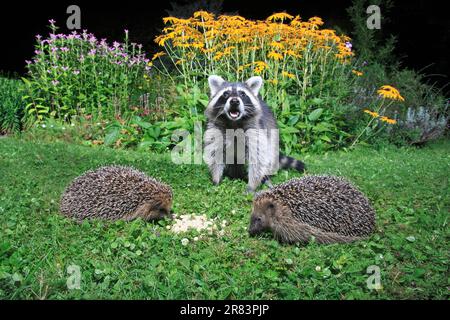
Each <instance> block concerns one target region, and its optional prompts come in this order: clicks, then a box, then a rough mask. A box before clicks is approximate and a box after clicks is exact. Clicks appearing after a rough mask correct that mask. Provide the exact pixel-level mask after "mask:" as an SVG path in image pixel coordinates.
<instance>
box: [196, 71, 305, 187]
mask: <svg viewBox="0 0 450 320" xmlns="http://www.w3.org/2000/svg"><path fill="white" fill-rule="evenodd" d="M208 83H209V88H210V101H209V104H208V106H207V107H206V110H205V116H206V118H207V128H206V132H205V156H204V159H205V162H206V164H207V165H208V167H209V171H210V173H211V177H212V181H213V183H214V184H219V183H220V181H221V180H222V177H223V176H224V175H226V176H229V177H230V178H238V179H244V178H245V177H246V176H247V174H246V167H248V185H247V192H248V193H254V192H255V190H256V189H257V188H258V186H259V185H260V184H261V183H266V184H268V185H269V186H270V185H271V182H270V179H269V177H270V176H271V175H273V174H275V173H276V171H277V170H278V168H279V167H281V168H284V169H289V168H294V169H296V170H298V171H299V172H303V171H304V169H305V165H304V163H303V162H302V161H299V160H296V159H293V158H291V157H287V156H285V155H282V154H279V145H278V141H279V135H278V126H277V123H276V120H275V117H274V115H273V113H272V111H271V110H270V108H269V107H268V106H267V104H266V103H265V102H264V101H263V100H262V98H261V96H260V95H259V91H260V89H261V86H262V84H263V80H262V78H261V77H259V76H255V77H251V78H250V79H248V80H247V81H246V82H245V83H241V82H234V83H230V82H227V81H226V80H224V79H223V78H221V77H219V76H216V75H211V76H210V77H209V78H208ZM235 140H238V141H237V143H235ZM243 142H245V144H243ZM241 146H245V147H244V148H241ZM224 154H225V156H226V160H225V161H224ZM230 154H231V156H230Z"/></svg>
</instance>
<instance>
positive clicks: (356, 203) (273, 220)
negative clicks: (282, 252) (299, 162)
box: [249, 176, 375, 243]
mask: <svg viewBox="0 0 450 320" xmlns="http://www.w3.org/2000/svg"><path fill="white" fill-rule="evenodd" d="M374 228H375V211H374V209H373V208H372V206H371V205H370V203H369V200H368V199H367V198H366V197H365V196H364V195H363V194H362V193H361V192H360V191H359V190H358V189H356V188H355V187H354V186H353V185H352V184H351V183H350V182H348V181H347V180H345V179H343V178H339V177H334V176H305V177H303V178H301V179H292V180H290V181H287V182H285V183H283V184H280V185H277V186H275V187H273V188H272V189H269V190H265V191H262V192H259V193H257V194H256V195H255V198H254V200H253V212H252V216H251V220H250V227H249V233H250V235H256V234H258V233H260V232H263V231H266V230H271V231H272V233H273V234H274V236H275V237H276V238H277V239H278V240H279V241H281V242H287V243H294V242H303V243H305V242H308V241H309V240H310V239H311V238H312V237H314V238H315V239H316V242H318V243H336V242H350V241H354V240H358V239H361V238H364V237H367V236H368V235H370V234H371V233H372V232H373V231H374Z"/></svg>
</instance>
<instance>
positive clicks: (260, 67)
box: [254, 61, 269, 74]
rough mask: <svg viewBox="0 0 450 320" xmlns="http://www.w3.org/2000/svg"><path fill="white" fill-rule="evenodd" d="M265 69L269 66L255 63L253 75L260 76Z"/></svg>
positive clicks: (258, 62)
mask: <svg viewBox="0 0 450 320" xmlns="http://www.w3.org/2000/svg"><path fill="white" fill-rule="evenodd" d="M267 68H269V66H268V65H267V63H265V62H264V61H255V69H254V71H255V73H257V74H261V72H263V71H264V70H266V69H267Z"/></svg>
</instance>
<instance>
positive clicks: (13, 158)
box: [0, 137, 450, 299]
mask: <svg viewBox="0 0 450 320" xmlns="http://www.w3.org/2000/svg"><path fill="white" fill-rule="evenodd" d="M449 151H450V142H449V141H448V140H447V141H445V140H442V141H438V142H436V143H433V144H431V145H428V146H426V147H424V148H421V149H416V148H401V149H399V148H395V147H393V146H390V147H385V148H381V149H378V150H375V149H372V148H363V147H360V148H357V149H356V150H353V151H351V152H335V153H328V154H325V155H305V156H304V157H303V158H304V160H305V162H306V163H307V166H308V173H314V174H317V173H330V174H336V175H341V176H345V177H347V178H349V179H350V180H351V181H353V182H354V183H355V184H356V185H357V186H359V188H360V189H361V190H362V191H363V192H364V193H366V194H367V196H368V197H369V199H370V200H371V202H372V203H373V205H374V207H375V209H376V212H377V218H376V220H377V231H376V233H375V234H374V235H373V236H371V237H370V238H369V239H367V240H365V241H359V242H355V243H351V244H334V245H318V244H315V243H310V244H308V245H306V246H302V245H298V246H295V245H281V244H279V243H277V242H276V241H274V240H273V239H272V238H271V237H270V235H264V236H262V237H260V238H250V237H249V236H248V234H247V230H246V229H247V226H248V222H249V215H250V209H251V197H248V196H245V195H244V191H245V188H246V185H245V183H244V182H242V181H230V180H225V181H224V182H223V183H222V184H221V185H219V186H218V187H215V186H213V185H212V184H211V182H210V180H209V175H208V172H207V169H206V167H205V166H204V165H203V166H200V165H175V164H173V163H172V162H171V161H170V157H169V155H155V154H149V153H143V152H135V151H123V150H113V149H109V148H104V147H87V146H79V145H72V144H67V143H62V142H53V143H49V142H46V143H43V142H36V141H24V140H20V139H17V138H12V137H7V138H2V139H0V228H1V232H0V298H3V299H5V298H6V299H23V298H27V299H67V298H68V299H79V298H84V299H86V298H99V299H133V298H135V299H352V298H356V299H391V298H399V299H419V298H425V299H426V298H434V299H438V298H441V299H445V298H448V288H449V282H448V281H449V269H448V262H449V251H448V249H449V246H448V236H449V232H448V216H449V208H450V199H449V197H450V196H449V194H450V192H449V191H450V190H449V179H450V174H449V173H450V152H449ZM112 163H115V164H125V165H132V166H135V167H136V168H138V169H141V170H143V171H145V172H146V173H148V174H149V175H152V176H155V177H158V178H160V179H162V180H163V181H165V182H167V183H170V184H171V185H172V187H173V189H174V193H175V196H174V197H175V198H174V203H175V204H174V210H175V212H177V213H190V214H206V215H207V216H208V217H210V218H217V219H219V220H220V221H223V220H226V221H227V222H228V225H227V227H226V229H225V231H226V232H225V235H224V236H222V237H220V236H209V237H206V238H204V239H201V240H199V241H193V240H192V239H193V237H194V236H195V234H187V235H186V234H185V235H175V234H173V233H171V232H170V231H169V230H167V228H166V226H167V225H168V224H170V222H168V221H162V222H159V223H145V222H143V221H141V220H138V221H134V222H131V223H124V222H114V223H108V222H102V221H91V222H85V223H83V224H77V223H75V222H72V221H70V220H68V219H66V218H64V217H62V216H61V215H59V213H58V202H59V198H60V195H61V193H62V192H63V190H64V188H65V187H66V186H67V184H68V183H70V181H71V180H72V179H73V178H75V177H76V176H78V175H80V174H81V173H83V172H84V171H85V170H88V169H91V168H95V167H97V166H100V165H105V164H112ZM295 175H296V174H295V173H294V172H287V171H282V172H280V173H279V174H278V176H277V177H276V178H275V179H274V182H275V183H278V182H281V181H285V180H287V179H288V178H290V177H293V176H295ZM185 237H186V238H188V239H190V242H189V243H188V244H187V245H182V242H181V239H183V238H185ZM73 266H79V268H80V271H81V282H80V289H68V286H67V281H68V278H69V279H70V277H71V268H69V267H73ZM369 266H377V267H379V270H380V272H381V273H380V275H381V286H382V287H381V288H380V289H378V290H374V289H372V290H370V289H368V287H367V283H366V281H367V279H368V277H369V276H370V275H369V274H368V273H367V268H368V267H369ZM68 269H69V270H68Z"/></svg>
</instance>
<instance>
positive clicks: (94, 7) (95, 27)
mask: <svg viewBox="0 0 450 320" xmlns="http://www.w3.org/2000/svg"><path fill="white" fill-rule="evenodd" d="M174 2H178V3H179V2H183V1H181V0H178V1H174ZM369 2H370V1H369ZM70 4H77V5H79V6H80V8H81V23H82V28H83V29H88V30H89V31H90V32H93V33H94V34H95V35H96V36H97V37H98V38H107V39H108V40H109V41H113V40H118V41H119V40H121V39H122V38H123V30H124V29H129V30H130V37H131V40H132V41H134V42H139V43H142V44H144V46H145V48H146V49H147V50H148V52H150V53H152V52H155V51H156V50H157V48H156V47H155V45H154V43H153V38H154V37H155V35H157V34H158V32H159V30H160V29H161V27H162V26H163V24H162V20H161V18H162V17H164V16H167V15H168V14H167V11H166V10H168V9H171V7H172V6H171V4H170V2H169V1H165V0H161V1H154V0H147V1H145V2H136V1H131V0H129V1H121V2H112V1H95V2H93V1H65V0H62V1H58V2H48V1H47V2H43V1H40V2H34V3H26V2H19V1H15V2H14V3H8V5H7V6H6V5H5V4H4V3H3V4H2V5H1V6H3V7H2V8H1V14H0V39H1V50H0V54H1V57H0V58H1V59H0V71H4V72H9V73H19V74H23V73H24V70H25V69H24V67H25V62H24V61H25V60H26V59H30V58H31V56H32V54H33V51H34V48H33V44H34V36H35V35H36V34H41V35H46V34H47V33H48V28H47V27H46V26H47V25H48V20H49V19H51V18H53V19H55V20H56V21H57V24H58V25H59V26H61V27H62V28H61V31H62V32H65V31H67V30H66V28H65V24H66V19H67V17H68V15H67V14H66V9H67V7H68V6H69V5H70ZM350 4H351V1H349V0H341V1H324V0H293V1H287V0H277V1H270V2H264V1H252V0H240V1H232V0H224V3H223V11H224V12H229V13H238V14H240V15H242V16H245V17H246V18H253V19H264V18H266V17H267V16H268V15H270V14H272V13H273V12H279V11H284V10H285V11H286V12H288V13H290V14H300V16H301V17H303V18H309V17H311V16H315V15H317V16H320V17H322V18H323V19H324V21H325V22H326V26H328V27H333V26H335V25H337V26H339V27H340V28H341V29H343V30H345V31H346V32H350V31H351V25H350V24H349V18H348V16H347V13H346V8H347V7H348V6H349V5H350ZM381 9H382V14H383V8H381ZM448 14H450V10H448V9H447V6H446V5H445V1H430V0H412V1H394V7H393V8H392V10H391V13H390V15H389V17H390V22H389V23H388V24H385V25H382V29H381V31H379V32H381V33H382V35H383V36H388V35H390V34H394V35H396V36H397V38H398V43H397V47H396V54H397V56H398V58H399V59H400V61H401V62H402V65H403V66H405V67H409V68H413V69H415V70H423V69H424V68H425V69H424V70H423V73H425V74H426V75H427V79H428V80H429V81H430V82H432V83H435V82H437V84H438V86H440V87H443V86H445V85H446V84H447V83H448V82H449V78H448V77H449V75H450V66H449V63H448V55H449V50H448V48H449V34H450V24H449V19H448ZM446 91H447V90H446ZM447 92H448V91H447Z"/></svg>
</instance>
